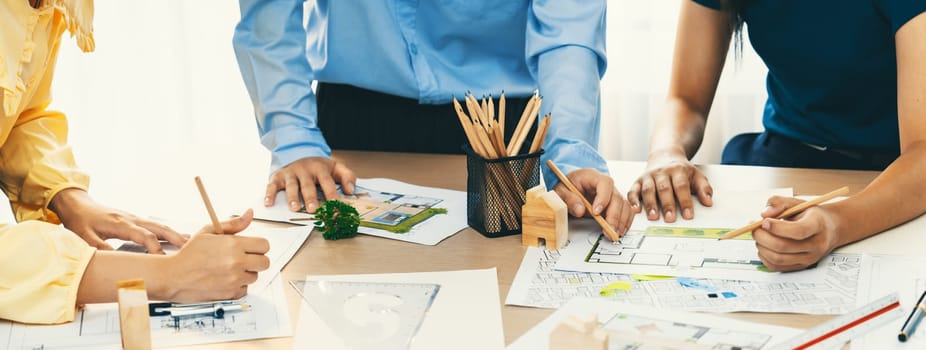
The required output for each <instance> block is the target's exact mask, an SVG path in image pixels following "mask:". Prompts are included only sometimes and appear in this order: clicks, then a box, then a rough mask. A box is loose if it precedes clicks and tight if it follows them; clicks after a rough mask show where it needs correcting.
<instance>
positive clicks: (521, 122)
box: [506, 91, 537, 155]
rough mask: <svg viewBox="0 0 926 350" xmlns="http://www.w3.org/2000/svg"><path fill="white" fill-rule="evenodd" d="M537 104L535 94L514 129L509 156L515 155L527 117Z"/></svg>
mask: <svg viewBox="0 0 926 350" xmlns="http://www.w3.org/2000/svg"><path fill="white" fill-rule="evenodd" d="M535 103H537V92H536V91H535V92H534V95H533V96H531V98H530V100H528V101H527V105H526V106H524V111H523V112H521V119H518V126H517V127H515V128H514V133H512V134H511V140H508V148H507V152H506V153H507V154H511V155H514V152H517V151H516V150H514V143H515V141H516V140H517V137H518V134H520V133H521V130H522V129H524V123H525V122H526V121H527V115H528V114H530V112H531V111H532V110H533V109H534V104H535Z"/></svg>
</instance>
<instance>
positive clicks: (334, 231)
mask: <svg viewBox="0 0 926 350" xmlns="http://www.w3.org/2000/svg"><path fill="white" fill-rule="evenodd" d="M315 219H316V220H317V221H315V227H316V228H318V230H319V231H321V232H322V237H324V238H325V239H328V240H335V239H341V238H351V237H354V236H356V235H357V227H358V226H360V214H359V213H357V209H355V208H354V207H352V206H351V205H350V204H347V203H344V202H342V201H339V200H337V199H331V200H327V201H325V202H324V203H322V205H321V206H319V207H318V209H316V210H315Z"/></svg>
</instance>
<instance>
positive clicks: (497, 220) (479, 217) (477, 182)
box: [463, 145, 543, 238]
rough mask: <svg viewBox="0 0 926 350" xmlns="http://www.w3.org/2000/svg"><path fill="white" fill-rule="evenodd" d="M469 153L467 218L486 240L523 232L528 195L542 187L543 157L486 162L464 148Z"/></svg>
mask: <svg viewBox="0 0 926 350" xmlns="http://www.w3.org/2000/svg"><path fill="white" fill-rule="evenodd" d="M463 150H464V151H465V152H466V219H467V223H468V224H469V226H470V227H472V228H474V229H476V231H479V233H481V234H482V235H483V236H486V237H490V238H493V237H501V236H508V235H516V234H520V233H521V206H523V205H524V196H525V192H527V190H528V189H530V188H532V187H535V186H537V185H539V184H540V155H541V154H543V150H541V151H540V152H536V153H531V154H523V155H517V156H514V157H504V158H498V159H485V158H482V157H481V156H479V155H478V154H476V153H475V152H473V149H472V148H470V146H469V145H464V146H463Z"/></svg>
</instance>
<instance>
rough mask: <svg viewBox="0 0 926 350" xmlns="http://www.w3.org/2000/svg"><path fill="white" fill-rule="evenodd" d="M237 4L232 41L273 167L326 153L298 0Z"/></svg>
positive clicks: (247, 0)
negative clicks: (237, 11)
mask: <svg viewBox="0 0 926 350" xmlns="http://www.w3.org/2000/svg"><path fill="white" fill-rule="evenodd" d="M239 4H240V8H241V21H240V22H239V23H238V25H237V26H236V27H235V34H234V38H233V47H234V51H235V57H236V59H237V61H238V67H239V70H240V72H241V77H242V79H243V80H244V83H245V87H246V88H247V91H248V94H249V96H250V97H251V101H252V103H253V105H254V112H255V119H256V120H257V126H258V132H259V133H260V137H261V143H262V144H263V145H264V146H265V147H266V148H267V149H268V150H270V152H271V154H272V159H271V162H272V165H271V167H272V171H276V170H279V169H280V168H282V167H284V166H286V165H289V164H290V163H292V162H294V161H296V160H298V159H301V158H306V157H330V156H331V149H330V148H329V147H328V145H327V144H326V142H325V139H324V137H323V135H322V132H321V130H320V129H319V128H318V123H317V104H316V99H315V94H314V93H313V92H312V81H313V80H314V72H313V70H312V68H311V67H310V65H309V62H308V61H307V60H306V31H305V29H303V27H302V15H303V2H302V1H298V0H276V1H270V0H241V1H239ZM311 25H312V26H319V25H320V24H317V23H312V24H311ZM310 30H317V29H314V27H312V28H310Z"/></svg>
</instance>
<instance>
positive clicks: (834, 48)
mask: <svg viewBox="0 0 926 350" xmlns="http://www.w3.org/2000/svg"><path fill="white" fill-rule="evenodd" d="M694 1H696V2H697V3H700V4H702V5H705V6H707V7H710V8H713V9H720V5H719V1H717V0H694ZM745 2H746V5H745V9H744V13H743V16H744V19H745V21H746V26H747V27H748V31H749V41H750V43H752V46H753V48H755V50H756V52H757V53H758V54H759V57H761V58H762V60H763V61H764V62H765V65H766V66H768V77H767V79H766V88H767V90H768V101H767V102H766V105H765V113H764V115H763V118H762V122H763V124H764V126H765V128H766V129H767V130H769V131H771V132H775V133H778V134H781V135H784V136H787V137H790V138H793V139H797V140H799V141H803V142H806V143H811V144H815V145H819V146H827V147H835V148H843V149H847V150H859V151H871V152H884V153H893V154H900V140H899V133H898V127H897V60H896V57H895V56H896V55H895V53H896V51H895V47H894V34H895V33H896V32H897V30H898V29H900V28H901V27H902V26H903V25H904V24H905V23H907V21H909V20H911V19H913V17H916V16H917V15H919V14H920V13H923V12H926V0H810V1H808V0H745ZM923 40H926V38H923ZM924 64H926V62H924Z"/></svg>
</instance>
